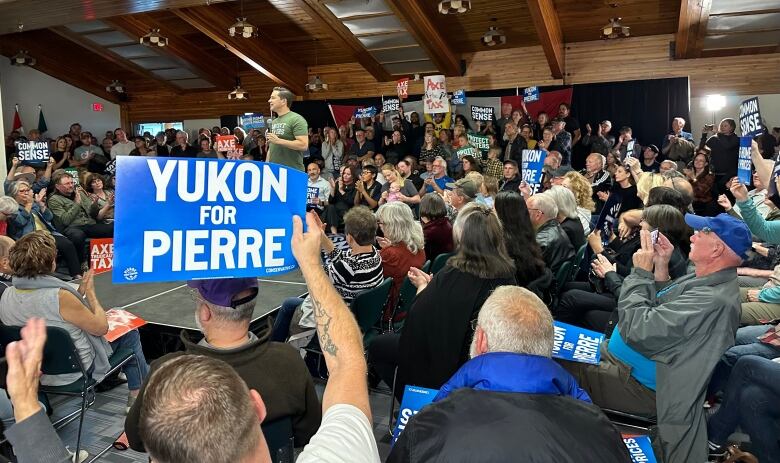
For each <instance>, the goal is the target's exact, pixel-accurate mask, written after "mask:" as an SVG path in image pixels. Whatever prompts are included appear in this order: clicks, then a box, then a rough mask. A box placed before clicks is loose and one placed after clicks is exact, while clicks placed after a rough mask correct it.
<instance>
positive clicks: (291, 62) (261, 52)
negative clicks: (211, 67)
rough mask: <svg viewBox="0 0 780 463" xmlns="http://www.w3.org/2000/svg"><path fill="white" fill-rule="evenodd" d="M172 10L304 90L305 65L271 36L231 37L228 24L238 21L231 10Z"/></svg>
mask: <svg viewBox="0 0 780 463" xmlns="http://www.w3.org/2000/svg"><path fill="white" fill-rule="evenodd" d="M173 13H174V14H175V15H176V16H178V17H179V18H181V19H182V20H183V21H186V22H187V23H188V24H189V25H191V26H192V27H194V28H195V29H198V30H199V31H201V32H202V33H203V34H205V35H206V36H207V37H209V38H210V39H211V40H213V41H214V42H216V43H218V44H219V45H220V46H222V47H224V48H225V49H226V50H228V51H230V52H231V53H233V54H234V55H235V56H237V57H238V58H240V59H241V60H243V61H244V62H245V63H247V64H248V65H250V66H251V67H252V68H254V69H256V70H257V71H258V72H260V73H261V74H263V75H265V76H266V77H268V78H269V79H271V80H273V81H274V82H276V83H277V84H279V85H282V86H284V87H287V88H289V89H290V90H292V91H293V92H295V93H296V94H298V95H302V94H303V93H304V92H305V86H306V81H307V80H308V71H307V69H306V66H304V65H303V64H301V63H300V62H298V61H296V60H295V59H294V58H293V57H291V56H289V55H288V54H286V53H285V52H284V51H283V49H282V47H280V46H279V45H277V44H275V43H274V42H273V40H272V39H271V38H270V37H267V36H264V35H262V31H260V32H259V34H260V36H259V37H253V38H249V39H246V38H243V37H230V35H229V34H228V28H230V26H231V25H233V23H235V22H236V18H235V17H234V16H233V15H231V14H230V13H229V12H227V11H225V10H224V9H222V8H218V7H208V6H205V7H197V8H185V9H181V10H174V11H173Z"/></svg>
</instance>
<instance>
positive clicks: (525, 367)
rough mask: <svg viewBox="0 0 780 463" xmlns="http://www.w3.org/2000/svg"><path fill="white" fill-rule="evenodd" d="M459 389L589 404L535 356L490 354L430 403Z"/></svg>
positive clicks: (570, 381) (571, 382) (558, 370)
mask: <svg viewBox="0 0 780 463" xmlns="http://www.w3.org/2000/svg"><path fill="white" fill-rule="evenodd" d="M463 387H467V388H471V389H476V390H486V391H493V392H524V393H527V394H550V395H559V396H570V397H573V398H575V399H579V400H582V401H585V402H588V403H591V400H590V396H589V395H588V393H587V392H585V391H584V390H583V389H581V388H580V387H579V386H578V385H577V381H575V379H574V377H573V376H572V375H570V374H569V372H567V371H566V370H564V369H563V367H561V366H560V365H558V364H557V363H556V362H555V361H554V360H552V359H549V358H547V357H539V356H537V355H526V354H515V353H511V352H490V353H487V354H483V355H480V356H477V357H474V358H473V359H471V360H469V361H468V362H466V363H465V364H464V365H463V366H462V367H460V369H459V370H458V371H457V372H456V373H455V374H454V375H453V376H452V378H450V380H449V381H447V382H446V383H445V384H444V385H443V386H442V387H441V389H439V393H438V394H437V395H436V397H435V398H434V399H433V401H434V402H438V401H440V400H444V399H445V398H446V397H447V396H449V395H450V394H451V393H452V392H454V391H455V390H456V389H460V388H463Z"/></svg>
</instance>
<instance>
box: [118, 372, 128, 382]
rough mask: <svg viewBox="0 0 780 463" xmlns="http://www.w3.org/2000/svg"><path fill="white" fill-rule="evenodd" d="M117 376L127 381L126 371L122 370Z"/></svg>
mask: <svg viewBox="0 0 780 463" xmlns="http://www.w3.org/2000/svg"><path fill="white" fill-rule="evenodd" d="M116 377H117V378H119V379H121V380H122V381H127V375H126V374H125V372H124V371H120V372H119V373H117V375H116Z"/></svg>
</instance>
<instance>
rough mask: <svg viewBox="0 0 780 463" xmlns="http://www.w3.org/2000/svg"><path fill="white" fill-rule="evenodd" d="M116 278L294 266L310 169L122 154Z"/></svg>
mask: <svg viewBox="0 0 780 463" xmlns="http://www.w3.org/2000/svg"><path fill="white" fill-rule="evenodd" d="M116 173H117V181H116V183H117V186H116V214H115V216H116V217H115V224H114V227H115V228H114V273H113V281H114V283H143V282H153V281H178V280H189V279H197V278H227V277H251V276H267V275H278V274H280V273H284V272H287V271H290V270H292V269H294V268H295V267H296V263H295V259H294V258H293V255H292V248H291V247H290V239H291V237H292V216H293V215H300V216H303V215H304V213H305V210H306V178H307V177H306V174H305V173H304V172H300V171H297V170H295V169H288V168H286V167H284V166H280V165H278V164H269V163H260V162H252V161H231V160H221V159H178V158H146V157H130V156H122V157H120V158H119V159H118V160H117V168H116Z"/></svg>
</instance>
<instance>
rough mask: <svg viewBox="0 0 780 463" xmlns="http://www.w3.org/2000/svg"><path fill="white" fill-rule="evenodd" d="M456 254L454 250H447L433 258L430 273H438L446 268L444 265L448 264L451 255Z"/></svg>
mask: <svg viewBox="0 0 780 463" xmlns="http://www.w3.org/2000/svg"><path fill="white" fill-rule="evenodd" d="M454 255H455V253H454V252H446V253H443V254H439V255H438V256H436V258H435V259H433V263H432V264H431V271H430V273H433V274H434V275H436V274H437V273H438V272H439V270H441V269H443V268H444V266H445V265H446V264H447V261H448V260H450V257H452V256H454Z"/></svg>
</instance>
